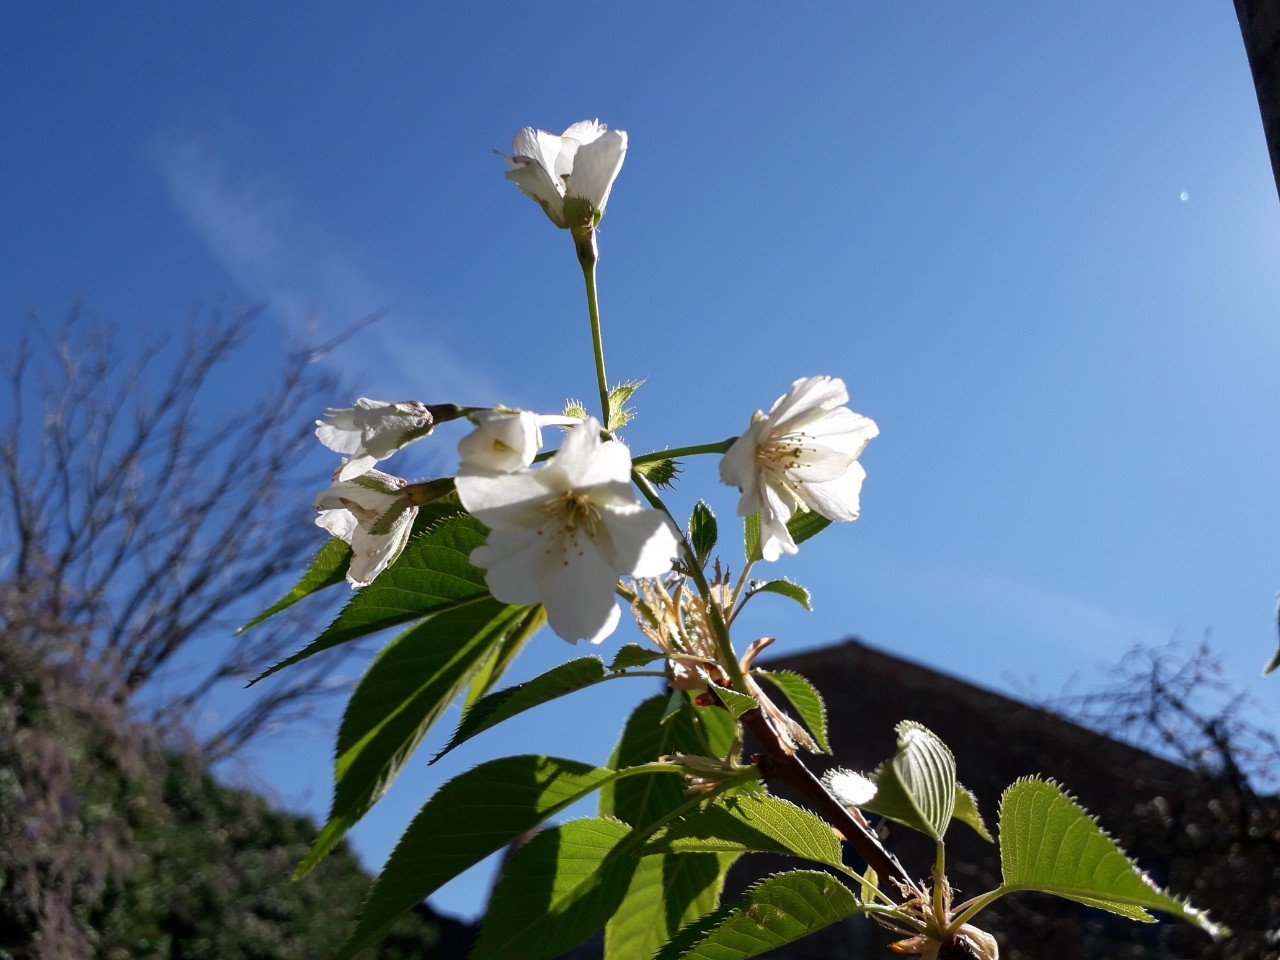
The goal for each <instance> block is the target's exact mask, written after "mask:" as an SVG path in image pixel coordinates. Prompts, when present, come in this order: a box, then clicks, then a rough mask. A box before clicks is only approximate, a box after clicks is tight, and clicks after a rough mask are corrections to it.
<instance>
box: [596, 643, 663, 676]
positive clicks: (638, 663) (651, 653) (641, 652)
mask: <svg viewBox="0 0 1280 960" xmlns="http://www.w3.org/2000/svg"><path fill="white" fill-rule="evenodd" d="M662 656H663V655H662V654H661V653H659V652H658V651H657V650H651V649H649V648H648V647H642V646H640V644H638V643H628V644H627V645H626V646H624V647H622V648H621V649H620V650H619V651H618V652H617V654H615V655H614V658H613V662H612V663H610V664H609V669H610V670H628V669H630V668H631V667H643V666H647V665H648V664H650V663H653V661H655V660H661V659H662Z"/></svg>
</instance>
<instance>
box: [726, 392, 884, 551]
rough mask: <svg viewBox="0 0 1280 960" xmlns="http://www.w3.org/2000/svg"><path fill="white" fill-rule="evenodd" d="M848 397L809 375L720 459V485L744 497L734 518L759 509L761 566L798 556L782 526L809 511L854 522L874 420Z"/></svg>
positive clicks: (874, 431) (761, 414) (874, 430)
mask: <svg viewBox="0 0 1280 960" xmlns="http://www.w3.org/2000/svg"><path fill="white" fill-rule="evenodd" d="M848 400H849V392H848V391H847V390H846V389H845V385H844V381H843V380H840V379H838V378H835V377H806V378H804V379H801V380H797V381H795V383H793V384H792V385H791V389H790V390H789V391H788V392H787V393H786V394H785V395H784V396H781V397H779V398H778V399H777V401H776V402H775V403H774V405H773V407H772V408H771V409H770V410H769V412H768V413H764V412H763V411H761V410H757V411H756V412H755V414H754V415H753V416H752V418H751V425H750V426H749V427H748V428H747V430H746V432H745V433H744V434H742V436H740V437H738V439H737V440H735V441H734V442H733V444H732V445H731V446H730V447H729V449H728V451H727V452H726V453H725V455H724V458H723V459H722V460H721V461H720V479H721V480H723V481H724V482H725V483H727V484H729V486H731V487H737V488H738V489H739V490H740V491H741V492H742V497H741V498H740V499H739V500H738V515H739V516H743V517H745V516H749V515H750V514H752V513H754V512H755V511H756V510H759V511H760V539H761V552H762V553H763V555H764V558H765V559H766V560H776V559H778V557H779V556H780V555H781V554H782V553H795V552H796V544H795V541H794V540H793V539H792V537H791V533H790V531H788V530H787V521H788V520H790V519H791V518H792V516H794V515H795V513H796V511H797V510H799V511H805V510H812V511H814V512H815V513H818V514H820V515H821V516H824V517H826V518H827V519H828V520H856V519H857V517H858V498H859V494H860V493H861V490H862V480H863V478H864V477H865V476H866V471H865V470H863V469H862V465H861V464H859V463H858V462H857V459H858V455H859V454H860V453H862V448H863V447H865V446H866V445H867V441H868V440H870V439H871V438H873V437H875V436H876V435H877V434H878V433H879V432H880V431H879V428H878V427H876V425H875V422H874V421H873V420H871V419H870V418H868V417H864V416H862V415H861V414H857V413H854V412H853V411H852V410H850V409H849V408H848V407H846V406H844V404H845V403H847V402H848Z"/></svg>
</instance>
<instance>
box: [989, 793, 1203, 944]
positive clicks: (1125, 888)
mask: <svg viewBox="0 0 1280 960" xmlns="http://www.w3.org/2000/svg"><path fill="white" fill-rule="evenodd" d="M1000 867H1001V869H1002V871H1003V873H1004V884H1003V885H1002V889H1003V890H1005V891H1009V892H1012V891H1015V890H1038V891H1041V892H1043V893H1052V894H1054V895H1055V896H1059V897H1065V898H1066V899H1068V900H1075V901H1077V902H1079V903H1083V904H1085V905H1087V906H1090V907H1097V908H1099V909H1101V910H1108V911H1110V912H1111V913H1116V914H1119V915H1120V916H1122V917H1128V918H1130V919H1131V920H1140V921H1143V922H1147V923H1150V922H1153V921H1154V918H1153V917H1152V916H1151V914H1149V913H1147V910H1159V911H1161V912H1163V913H1170V914H1173V915H1174V916H1176V917H1181V918H1182V919H1183V920H1187V921H1189V922H1191V923H1194V924H1195V925H1196V926H1198V927H1200V928H1201V929H1203V930H1204V931H1206V932H1207V933H1209V934H1210V935H1211V936H1213V937H1219V936H1222V935H1223V934H1224V933H1225V932H1226V931H1225V928H1223V927H1221V926H1220V925H1218V924H1215V923H1213V922H1211V921H1210V920H1209V918H1208V916H1207V915H1206V914H1205V913H1204V912H1203V911H1201V910H1196V909H1195V908H1193V907H1191V906H1189V905H1188V904H1187V903H1185V902H1184V901H1182V900H1179V899H1177V898H1176V897H1172V896H1170V895H1169V894H1168V893H1166V892H1164V891H1163V890H1161V889H1160V888H1159V887H1157V886H1156V885H1155V884H1154V883H1153V882H1152V881H1151V879H1150V878H1149V877H1148V876H1147V875H1146V874H1145V873H1143V872H1142V870H1141V869H1139V867H1138V865H1137V864H1135V863H1134V862H1133V861H1132V860H1130V859H1129V858H1128V856H1126V855H1125V853H1124V851H1123V850H1121V849H1120V847H1119V846H1117V845H1116V842H1115V841H1114V840H1112V839H1111V838H1110V837H1109V836H1107V835H1106V834H1105V833H1103V831H1102V828H1101V827H1099V826H1098V824H1097V821H1095V820H1094V819H1093V817H1091V816H1090V815H1089V814H1088V812H1086V811H1085V809H1084V808H1083V807H1081V806H1080V805H1079V804H1078V803H1076V802H1075V800H1073V799H1072V798H1071V797H1069V796H1068V795H1067V794H1066V793H1064V792H1063V791H1062V788H1060V787H1059V786H1058V785H1057V784H1056V783H1052V782H1050V781H1047V780H1039V779H1035V778H1031V777H1024V778H1023V779H1021V780H1018V781H1017V782H1016V783H1014V784H1013V785H1012V786H1010V787H1009V788H1008V789H1007V790H1006V791H1005V792H1004V796H1003V797H1001V799H1000Z"/></svg>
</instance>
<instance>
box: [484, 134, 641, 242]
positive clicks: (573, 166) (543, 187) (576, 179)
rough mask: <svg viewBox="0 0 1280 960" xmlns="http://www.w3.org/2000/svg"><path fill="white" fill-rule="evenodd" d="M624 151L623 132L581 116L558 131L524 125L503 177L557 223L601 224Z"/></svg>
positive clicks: (620, 166) (566, 225) (582, 225)
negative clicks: (556, 133)
mask: <svg viewBox="0 0 1280 960" xmlns="http://www.w3.org/2000/svg"><path fill="white" fill-rule="evenodd" d="M626 153H627V134H626V132H625V131H622V130H608V129H606V127H605V125H604V124H603V123H601V122H600V121H599V120H582V121H579V122H578V123H575V124H574V125H573V126H571V127H570V128H569V129H568V130H566V131H565V132H564V133H562V134H560V136H556V135H555V134H554V133H548V132H547V131H545V130H535V129H534V128H533V127H525V128H524V129H523V130H521V131H520V132H519V133H517V134H516V137H515V140H514V141H513V142H512V144H511V156H509V157H507V158H506V159H507V179H508V180H512V181H514V182H515V185H516V186H517V187H519V188H520V190H521V192H522V193H524V194H525V195H526V196H528V197H532V198H533V199H534V200H536V201H537V202H538V204H539V205H540V206H541V207H542V209H543V210H545V211H546V213H547V216H548V217H550V218H551V222H552V223H554V224H555V225H556V226H557V227H564V228H575V227H585V226H589V225H593V224H595V223H599V221H600V217H601V216H603V215H604V208H605V204H606V203H608V202H609V191H610V189H611V188H612V187H613V181H614V178H616V177H617V176H618V171H619V170H621V169H622V161H623V158H624V157H625V156H626Z"/></svg>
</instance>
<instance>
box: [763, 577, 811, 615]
mask: <svg viewBox="0 0 1280 960" xmlns="http://www.w3.org/2000/svg"><path fill="white" fill-rule="evenodd" d="M757 593H776V594H779V595H780V596H784V597H787V598H788V599H790V600H794V601H795V602H796V603H798V604H800V606H802V607H804V608H805V609H806V610H812V609H813V607H812V605H811V601H812V597H811V596H810V594H809V591H808V590H806V589H805V588H804V587H802V586H800V584H798V583H792V582H791V581H790V580H767V581H766V580H753V581H752V582H751V592H750V593H749V594H748V596H755V595H756V594H757Z"/></svg>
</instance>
